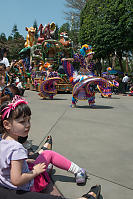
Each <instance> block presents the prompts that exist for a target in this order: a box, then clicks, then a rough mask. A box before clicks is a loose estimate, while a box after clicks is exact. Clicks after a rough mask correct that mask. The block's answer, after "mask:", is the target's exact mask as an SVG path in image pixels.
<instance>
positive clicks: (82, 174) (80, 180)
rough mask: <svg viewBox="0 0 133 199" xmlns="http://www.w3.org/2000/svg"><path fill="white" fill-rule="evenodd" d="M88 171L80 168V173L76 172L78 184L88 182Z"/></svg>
mask: <svg viewBox="0 0 133 199" xmlns="http://www.w3.org/2000/svg"><path fill="white" fill-rule="evenodd" d="M86 178H87V175H86V171H85V170H84V169H80V171H79V172H78V173H76V174H75V179H76V183H77V184H82V183H85V182H86Z"/></svg>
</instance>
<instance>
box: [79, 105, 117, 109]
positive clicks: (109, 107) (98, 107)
mask: <svg viewBox="0 0 133 199" xmlns="http://www.w3.org/2000/svg"><path fill="white" fill-rule="evenodd" d="M76 108H87V109H90V110H93V109H112V108H114V107H112V106H101V105H95V106H94V107H93V108H90V107H89V105H88V106H87V105H86V106H79V105H77V106H76Z"/></svg>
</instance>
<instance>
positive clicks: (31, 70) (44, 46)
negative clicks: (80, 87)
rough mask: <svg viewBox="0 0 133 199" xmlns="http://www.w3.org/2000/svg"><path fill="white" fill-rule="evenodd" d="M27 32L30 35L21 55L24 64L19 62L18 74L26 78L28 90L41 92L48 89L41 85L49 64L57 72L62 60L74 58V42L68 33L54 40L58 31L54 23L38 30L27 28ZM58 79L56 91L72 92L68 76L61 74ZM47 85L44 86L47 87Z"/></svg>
mask: <svg viewBox="0 0 133 199" xmlns="http://www.w3.org/2000/svg"><path fill="white" fill-rule="evenodd" d="M26 31H28V34H27V37H26V42H25V45H24V46H25V48H24V49H22V50H21V51H20V53H19V54H20V56H21V57H23V58H21V59H23V62H22V61H20V60H19V61H18V63H17V65H18V73H19V74H20V76H22V77H24V84H25V87H26V88H27V89H31V90H36V91H39V92H40V89H41V90H42V88H44V89H45V88H46V87H45V86H40V85H42V83H43V81H44V72H45V71H47V62H48V63H50V64H52V65H54V69H55V70H56V71H57V70H58V66H59V65H60V64H61V58H62V57H63V56H66V57H70V56H72V42H71V40H70V39H69V38H68V36H67V33H66V32H63V33H61V35H60V36H61V38H60V40H59V41H58V40H54V39H53V36H54V33H55V31H56V26H55V23H54V22H52V23H51V24H50V23H48V24H47V25H45V26H43V25H42V24H40V26H39V28H38V30H36V28H33V27H30V28H28V27H26ZM36 31H37V32H38V33H39V32H40V35H39V37H38V40H37V41H36V40H35V32H36ZM70 51H71V52H70ZM25 59H27V60H29V63H30V64H27V63H24V60H25ZM22 64H23V65H22ZM15 67H16V66H15ZM57 79H58V80H57ZM57 79H56V81H55V82H56V84H55V87H54V89H56V90H57V91H72V85H71V83H70V82H69V79H68V78H67V75H66V74H60V73H59V78H57ZM45 83H46V82H45ZM45 83H44V85H47V84H45ZM29 84H30V85H29ZM54 89H53V90H54ZM45 91H46V89H45ZM45 91H44V92H45ZM42 93H43V92H42Z"/></svg>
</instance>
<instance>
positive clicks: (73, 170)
mask: <svg viewBox="0 0 133 199" xmlns="http://www.w3.org/2000/svg"><path fill="white" fill-rule="evenodd" d="M80 169H81V168H80V167H79V166H78V165H76V164H75V163H73V162H71V166H70V168H69V169H68V171H69V172H71V173H74V174H76V173H78V172H79V171H80Z"/></svg>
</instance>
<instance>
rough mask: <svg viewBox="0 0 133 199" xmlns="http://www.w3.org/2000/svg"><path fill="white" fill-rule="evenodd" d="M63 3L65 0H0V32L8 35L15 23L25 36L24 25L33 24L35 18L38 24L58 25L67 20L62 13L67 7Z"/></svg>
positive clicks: (29, 25)
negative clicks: (52, 23)
mask: <svg viewBox="0 0 133 199" xmlns="http://www.w3.org/2000/svg"><path fill="white" fill-rule="evenodd" d="M65 3H66V1H65V0H0V34H1V33H2V32H4V33H5V34H6V36H7V37H8V36H9V35H10V34H11V31H12V28H13V25H14V24H16V25H17V27H18V31H19V33H20V34H22V35H23V36H24V37H25V36H26V34H27V32H26V30H25V27H26V26H27V27H31V26H33V23H34V21H35V20H36V21H37V24H38V26H39V25H40V24H41V23H42V24H43V25H45V24H47V23H51V22H55V24H58V26H59V27H60V26H61V25H62V24H63V23H66V22H67V21H66V20H65V19H64V18H65V16H64V13H63V12H64V11H66V9H67V8H66V7H65Z"/></svg>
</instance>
